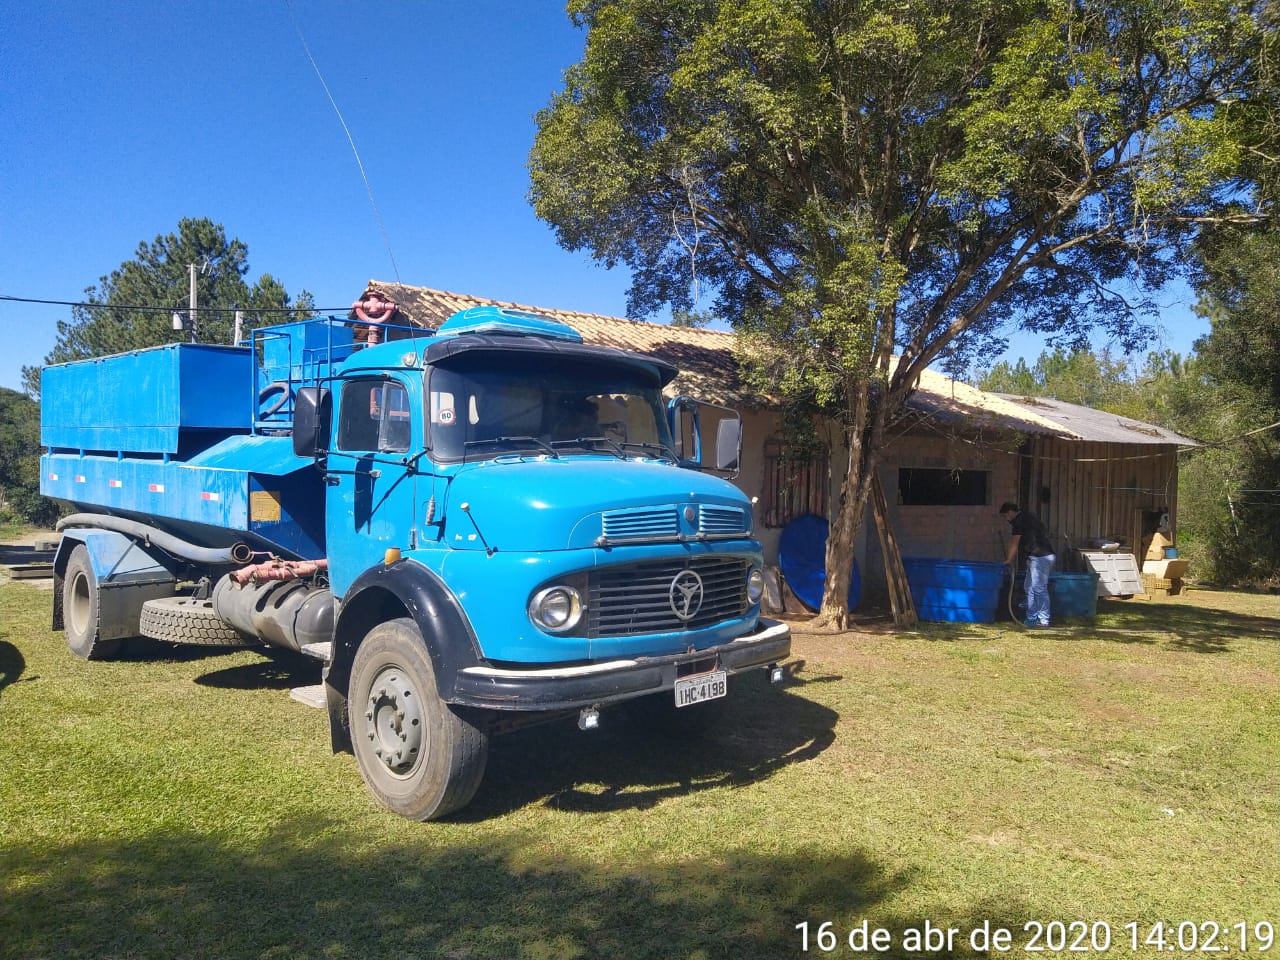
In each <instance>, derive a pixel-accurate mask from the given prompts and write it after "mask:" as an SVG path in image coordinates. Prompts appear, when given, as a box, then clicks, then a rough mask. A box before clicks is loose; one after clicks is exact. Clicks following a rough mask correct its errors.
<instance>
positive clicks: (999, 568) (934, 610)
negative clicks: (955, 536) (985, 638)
mask: <svg viewBox="0 0 1280 960" xmlns="http://www.w3.org/2000/svg"><path fill="white" fill-rule="evenodd" d="M902 566H903V568H904V569H905V570H906V574H907V585H908V586H909V587H910V588H911V601H912V603H914V604H915V608H916V616H918V617H919V618H920V619H921V620H929V621H932V622H936V623H991V622H993V621H994V620H995V618H996V608H997V607H998V606H999V604H1000V598H1001V596H1002V595H1003V590H1002V586H1003V584H1004V573H1005V568H1004V564H1002V563H988V562H983V561H977V560H943V559H937V558H934V557H903V558H902Z"/></svg>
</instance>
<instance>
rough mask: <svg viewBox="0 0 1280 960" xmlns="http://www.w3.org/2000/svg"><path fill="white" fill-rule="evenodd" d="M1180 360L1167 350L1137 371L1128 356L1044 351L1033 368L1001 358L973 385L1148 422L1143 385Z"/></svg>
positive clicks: (1147, 361) (988, 389) (1025, 363)
mask: <svg viewBox="0 0 1280 960" xmlns="http://www.w3.org/2000/svg"><path fill="white" fill-rule="evenodd" d="M1180 363H1181V358H1180V357H1178V355H1177V354H1174V353H1172V352H1170V351H1166V352H1165V353H1161V354H1155V353H1153V354H1149V355H1148V357H1147V360H1146V362H1145V364H1144V366H1143V367H1142V368H1141V369H1139V368H1137V367H1136V366H1135V364H1134V363H1133V362H1132V361H1130V360H1129V359H1128V358H1127V357H1119V358H1117V357H1113V356H1112V355H1111V353H1110V352H1109V351H1105V350H1104V351H1103V352H1102V353H1094V352H1093V351H1092V350H1065V349H1063V348H1061V347H1059V348H1057V349H1054V350H1045V351H1044V352H1042V353H1041V354H1040V356H1039V357H1038V358H1037V359H1036V362H1035V366H1034V367H1028V366H1027V362H1026V361H1025V360H1023V359H1021V358H1019V359H1018V360H1017V361H1016V362H1015V363H1012V364H1010V363H1009V362H1008V361H1007V360H1002V361H1000V362H999V363H997V364H996V365H995V366H993V367H992V368H991V369H990V370H988V371H986V372H985V373H983V374H982V375H981V376H980V377H978V378H977V379H976V380H975V381H974V386H976V387H977V388H978V389H980V390H986V391H989V392H991V393H1016V394H1023V395H1025V396H1029V397H1052V398H1053V399H1055V400H1061V401H1063V402H1064V403H1078V404H1080V405H1081V406H1086V407H1093V408H1094V409H1096V410H1108V411H1110V412H1112V413H1119V414H1121V415H1123V416H1131V417H1134V418H1135V419H1137V420H1151V419H1153V418H1152V417H1151V416H1150V415H1144V414H1143V413H1142V403H1143V397H1142V394H1143V393H1144V391H1143V389H1142V387H1141V384H1142V383H1143V382H1145V378H1147V377H1153V376H1155V371H1156V370H1157V369H1162V368H1163V367H1165V366H1166V365H1168V364H1174V365H1178V364H1180Z"/></svg>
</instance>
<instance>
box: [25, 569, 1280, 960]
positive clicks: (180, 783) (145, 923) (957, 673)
mask: <svg viewBox="0 0 1280 960" xmlns="http://www.w3.org/2000/svg"><path fill="white" fill-rule="evenodd" d="M1278 615H1280V599H1278V598H1277V597H1275V596H1265V595H1249V594H1236V593H1223V592H1210V591H1197V592H1195V593H1193V594H1192V595H1190V596H1189V597H1186V598H1178V599H1176V600H1170V601H1168V602H1166V603H1147V602H1143V601H1140V600H1138V601H1129V602H1108V603H1104V604H1103V607H1102V610H1101V611H1100V615H1099V617H1098V618H1097V621H1096V623H1094V624H1090V625H1088V626H1079V627H1067V628H1061V629H1054V630H1051V631H1043V632H1035V633H1024V632H1022V631H1021V630H1015V629H1013V628H1010V627H1008V626H1007V625H1005V626H1001V625H995V626H951V625H947V626H943V625H928V626H925V627H922V628H921V629H920V630H919V631H915V632H910V633H906V634H897V635H895V634H893V633H851V634H845V635H841V636H826V635H816V634H805V633H803V632H801V633H798V634H797V637H796V642H795V656H794V660H793V669H794V678H793V681H792V682H791V683H790V684H789V685H788V686H787V687H786V688H785V689H783V690H777V689H769V688H768V687H766V686H765V685H763V684H762V683H757V682H754V680H751V681H748V682H746V683H744V684H743V685H741V686H740V687H739V688H738V690H737V691H736V696H735V699H734V702H733V704H732V706H731V710H730V713H729V717H728V721H729V722H728V723H727V725H726V727H725V728H724V729H723V730H722V731H721V732H719V733H718V734H717V735H715V736H709V737H707V738H705V739H703V740H701V741H698V742H676V741H671V740H663V739H660V738H656V737H652V736H647V735H645V734H644V733H643V732H641V731H637V730H635V729H631V728H628V727H626V726H624V725H620V724H619V723H611V722H610V721H611V719H612V717H611V716H610V715H609V714H605V716H604V718H603V723H602V729H601V730H600V731H598V732H596V733H591V734H584V733H580V732H579V731H578V730H577V728H576V726H574V725H573V724H572V723H571V722H570V723H567V724H556V725H548V726H543V727H538V728H533V729H528V730H525V731H522V732H519V733H516V734H512V735H510V736H507V737H503V738H498V739H496V740H495V741H494V743H493V749H492V752H491V756H490V763H489V771H488V775H487V777H486V779H485V782H484V785H483V786H482V787H481V791H480V794H479V795H478V797H477V799H476V801H475V802H474V803H473V804H472V805H471V806H470V807H469V808H467V809H466V810H465V811H463V812H462V813H461V814H460V815H458V816H455V817H454V818H453V819H451V820H448V821H445V822H440V823H432V824H418V823H409V822H407V821H403V820H400V819H398V818H396V817H394V816H392V815H390V814H386V813H383V812H381V811H379V810H378V809H376V808H375V807H374V806H373V804H372V802H371V801H370V799H369V798H368V796H367V795H366V793H365V790H364V786H363V784H362V783H361V781H360V777H359V774H358V773H357V771H356V768H355V764H354V761H353V760H352V759H351V757H349V756H332V755H331V754H330V753H329V751H328V728H327V721H326V718H325V716H324V715H323V713H322V712H321V711H318V710H312V709H309V708H307V707H304V706H302V705H300V704H298V703H295V702H293V701H292V700H290V699H289V697H288V695H287V690H288V688H289V687H291V686H293V685H298V684H301V683H312V682H315V680H316V676H317V669H316V667H315V665H314V664H313V663H312V662H310V661H303V660H301V659H297V660H295V659H292V658H285V657H276V658H267V657H264V656H262V655H259V654H257V653H254V652H247V651H240V652H235V653H227V654H220V655H209V654H208V653H206V652H203V651H188V650H183V649H176V648H166V647H159V646H157V647H153V648H152V649H151V650H150V651H149V653H148V655H146V656H135V657H134V659H132V660H129V661H125V662H111V663H85V662H82V661H79V660H77V659H75V658H74V657H72V656H71V654H70V653H69V652H68V651H67V650H66V648H65V646H64V644H63V641H62V638H61V635H60V634H53V633H51V632H50V631H49V629H48V622H49V593H48V591H47V590H41V589H38V588H37V587H34V586H30V585H27V584H25V583H7V584H3V585H0V957H15V958H16V957H21V958H26V957H48V958H59V960H61V958H77V957H93V958H108V957H110V958H132V957H140V958H141V957H148V958H150V957H154V958H166V960H168V958H180V957H192V958H197V957H199V958H219V960H231V958H241V957H261V958H293V957H334V958H346V957H351V958H371V957H392V956H395V957H405V958H410V957H412V958H436V957H440V958H453V960H462V958H488V957H502V958H611V960H613V958H616V960H638V958H664V960H665V958H708V960H709V958H721V957H723V958H734V960H751V958H768V960H774V958H789V957H801V956H804V955H805V954H803V953H802V943H801V930H799V929H797V924H801V923H806V922H807V923H808V924H809V937H810V942H809V948H810V949H809V953H808V955H809V956H837V957H854V956H867V955H880V956H920V955H922V954H923V955H929V956H969V955H972V951H971V950H970V948H969V937H970V935H971V933H972V932H973V931H974V930H975V929H976V928H981V927H982V925H983V924H984V923H985V924H987V925H989V927H990V928H992V929H999V928H1006V929H1008V930H1010V931H1011V934H1012V941H1011V942H1012V947H1013V949H1011V950H1010V951H1009V952H1008V953H1003V954H1002V953H997V952H994V951H993V953H992V955H993V956H994V955H1007V956H1029V955H1032V954H1026V953H1024V952H1023V949H1022V948H1023V946H1025V945H1026V943H1027V941H1028V940H1029V938H1030V937H1031V935H1032V933H1034V927H1032V928H1031V930H1029V931H1027V930H1025V929H1024V928H1025V925H1026V924H1028V923H1029V922H1040V923H1044V924H1046V925H1047V924H1049V923H1050V922H1051V921H1061V922H1063V923H1068V924H1069V923H1071V922H1073V921H1075V922H1088V923H1090V924H1092V923H1094V922H1098V923H1107V924H1109V925H1110V933H1111V941H1110V948H1109V949H1108V950H1106V951H1105V956H1108V957H1124V956H1134V955H1144V956H1147V955H1150V956H1154V955H1157V954H1159V953H1160V951H1159V950H1158V949H1157V948H1156V944H1155V940H1154V938H1153V941H1152V944H1151V945H1144V944H1143V943H1141V942H1139V944H1138V949H1136V950H1135V949H1133V946H1132V944H1131V943H1130V940H1131V938H1132V934H1131V932H1130V931H1129V930H1126V929H1125V926H1124V925H1125V924H1127V923H1136V924H1139V926H1138V927H1137V928H1135V929H1137V930H1138V931H1139V940H1140V941H1142V940H1145V939H1147V937H1148V935H1149V934H1151V932H1152V930H1153V929H1154V924H1155V923H1156V922H1157V921H1165V922H1166V923H1172V924H1173V925H1174V926H1172V927H1170V928H1169V933H1168V936H1167V942H1166V946H1169V945H1173V946H1176V944H1177V927H1176V925H1177V924H1178V923H1179V922H1194V923H1196V924H1197V925H1200V924H1204V925H1205V926H1197V927H1196V928H1194V929H1190V928H1184V943H1185V944H1186V945H1190V944H1191V942H1192V940H1193V937H1192V934H1194V939H1195V940H1196V941H1198V942H1199V943H1200V944H1201V945H1203V944H1204V943H1205V941H1206V940H1207V939H1208V937H1209V934H1210V933H1211V932H1212V928H1211V927H1209V926H1208V924H1210V923H1216V924H1219V925H1220V926H1221V927H1222V928H1223V933H1222V934H1221V936H1220V937H1219V938H1218V939H1217V940H1216V942H1214V943H1213V944H1211V945H1212V946H1230V947H1231V953H1232V954H1239V953H1240V952H1241V951H1240V949H1239V947H1240V945H1239V937H1240V931H1239V929H1236V930H1228V928H1229V927H1230V925H1232V924H1236V923H1241V922H1245V923H1248V924H1249V926H1248V927H1247V928H1246V935H1247V938H1248V943H1247V945H1248V947H1249V948H1250V950H1251V951H1252V950H1257V949H1258V948H1259V947H1260V946H1262V945H1263V943H1264V942H1265V939H1266V928H1265V927H1262V928H1258V927H1256V926H1255V925H1256V924H1257V923H1258V922H1259V921H1270V922H1271V923H1273V924H1275V925H1276V934H1275V941H1276V942H1272V943H1271V945H1270V951H1269V952H1268V953H1267V954H1265V955H1271V956H1276V957H1280V621H1278ZM864 921H865V922H866V923H867V925H868V930H875V929H876V928H883V929H884V930H885V931H886V936H888V937H889V938H890V940H891V944H890V946H889V948H888V949H886V950H882V951H878V952H877V951H870V950H868V951H866V952H858V951H855V950H851V949H850V948H849V947H848V944H847V942H845V941H846V937H847V934H848V932H849V931H850V930H852V929H855V928H857V927H858V926H860V925H861V924H862V923H863V922H864ZM926 921H927V922H928V923H929V924H930V925H931V926H933V927H942V928H955V929H956V930H957V935H956V936H955V939H954V940H953V946H952V949H950V950H947V949H945V948H944V949H941V950H935V951H914V950H912V949H911V946H912V945H913V944H912V942H911V941H910V940H909V939H908V937H909V935H910V931H911V930H913V929H919V928H921V927H922V926H923V925H924V924H925V922H926ZM824 922H830V924H831V925H830V927H828V928H826V929H827V930H828V931H831V932H834V933H836V934H837V935H838V936H839V939H840V941H841V942H840V944H839V945H838V946H837V947H836V948H835V949H833V950H830V951H824V950H823V949H821V947H822V946H824V945H825V944H826V941H825V940H823V941H819V940H818V937H817V935H818V933H819V930H820V925H821V924H823V923H824ZM1079 929H1080V928H1079V927H1077V928H1076V930H1075V931H1071V937H1070V938H1069V941H1068V943H1069V942H1070V940H1074V939H1075V937H1076V935H1077V933H1078V930H1079ZM1048 932H1049V933H1052V932H1053V931H1052V930H1050V931H1048ZM1091 932H1092V933H1093V935H1094V936H1095V938H1100V937H1101V935H1102V933H1104V932H1106V928H1104V927H1100V926H1099V927H1093V928H1091ZM1228 934H1229V936H1228ZM1085 943H1086V945H1088V943H1089V942H1088V941H1085ZM1041 945H1042V946H1046V950H1045V952H1046V953H1054V952H1055V951H1054V950H1053V949H1052V948H1053V947H1054V946H1058V945H1060V944H1059V942H1058V941H1055V940H1053V939H1052V938H1046V939H1045V940H1042V941H1041ZM921 946H925V944H922V945H921ZM1097 946H1098V940H1097V939H1095V940H1094V941H1093V947H1097ZM1061 952H1063V953H1066V952H1067V951H1065V950H1062V951H1061ZM1079 952H1080V951H1075V953H1076V954H1078V953H1079ZM1088 952H1092V953H1094V955H1101V954H1103V953H1104V952H1103V951H1101V950H1100V949H1092V948H1091V949H1090V950H1089V951H1088ZM1196 952H1200V953H1203V951H1187V952H1183V951H1170V950H1166V951H1165V953H1166V954H1167V955H1174V956H1179V955H1189V954H1190V953H1196ZM1035 955H1043V954H1035Z"/></svg>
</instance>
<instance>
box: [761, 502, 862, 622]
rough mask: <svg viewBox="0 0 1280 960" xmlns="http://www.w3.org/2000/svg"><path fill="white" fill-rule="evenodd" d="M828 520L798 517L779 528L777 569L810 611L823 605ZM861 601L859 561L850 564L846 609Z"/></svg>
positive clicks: (852, 608) (853, 607) (814, 516)
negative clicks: (850, 571)
mask: <svg viewBox="0 0 1280 960" xmlns="http://www.w3.org/2000/svg"><path fill="white" fill-rule="evenodd" d="M827 533H828V527H827V521H826V518H824V517H819V516H817V515H816V514H812V513H811V514H806V515H805V516H803V517H797V518H796V519H794V520H792V521H791V522H790V523H788V524H787V525H786V526H785V527H783V528H782V539H781V540H780V541H779V542H778V566H780V567H781V568H782V575H783V576H784V577H786V578H787V586H789V587H790V588H791V592H792V593H794V594H795V595H796V596H797V597H799V598H800V602H801V603H803V604H804V605H805V606H807V607H808V608H809V609H811V610H817V609H818V608H819V607H821V606H822V591H823V589H824V588H825V587H826V584H827ZM861 600H862V576H861V575H860V574H859V573H858V561H857V560H854V561H853V576H852V577H851V578H850V579H849V609H850V610H855V609H857V606H858V604H859V603H860V602H861Z"/></svg>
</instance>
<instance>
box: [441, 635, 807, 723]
mask: <svg viewBox="0 0 1280 960" xmlns="http://www.w3.org/2000/svg"><path fill="white" fill-rule="evenodd" d="M790 653H791V628H790V627H788V626H787V625H786V624H785V623H778V622H777V621H775V620H766V619H764V618H761V620H760V629H758V630H757V631H756V632H755V633H751V634H747V635H746V636H744V637H739V638H737V639H736V640H731V641H729V642H728V643H722V644H720V645H719V646H715V647H707V648H705V649H702V650H698V651H696V652H694V653H677V654H671V655H669V656H662V657H634V658H629V659H620V660H608V661H605V662H603V663H593V664H588V665H586V666H579V667H549V668H542V669H533V670H510V669H500V668H497V667H485V666H475V667H466V668H464V669H462V670H460V671H458V674H457V677H456V680H455V684H454V691H455V696H454V697H452V698H450V699H451V701H452V702H454V703H457V704H459V705H465V706H471V707H484V708H487V709H490V710H528V711H541V710H571V709H577V708H579V707H589V706H601V705H604V704H608V703H616V702H618V701H620V700H630V699H632V698H633V697H640V696H644V695H645V694H650V693H661V692H662V691H663V690H670V689H672V688H673V687H674V686H675V682H676V678H677V676H678V675H679V670H680V667H682V666H683V665H685V664H688V663H694V662H697V661H702V660H709V659H711V658H714V659H715V661H716V663H717V667H718V669H721V670H724V671H725V672H727V673H731V674H732V673H741V672H742V671H744V670H749V669H751V668H752V667H763V666H767V665H769V664H772V663H777V662H778V661H779V660H784V659H786V657H787V656H789V655H790Z"/></svg>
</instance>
